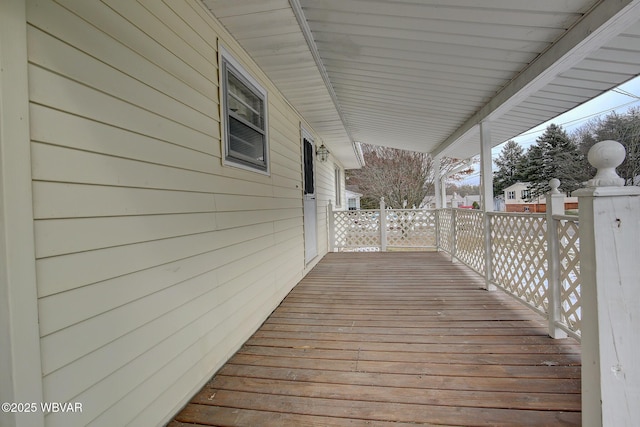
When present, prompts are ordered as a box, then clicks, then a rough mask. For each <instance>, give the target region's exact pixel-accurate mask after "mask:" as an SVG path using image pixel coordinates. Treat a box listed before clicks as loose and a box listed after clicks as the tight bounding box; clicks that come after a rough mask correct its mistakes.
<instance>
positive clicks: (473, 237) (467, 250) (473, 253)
mask: <svg viewBox="0 0 640 427" xmlns="http://www.w3.org/2000/svg"><path fill="white" fill-rule="evenodd" d="M453 213H454V215H455V227H456V249H455V255H456V258H458V259H459V260H460V261H462V262H463V263H465V264H466V265H468V266H469V267H471V268H473V269H474V270H476V271H477V272H478V273H480V274H483V275H484V272H485V265H484V259H485V248H484V212H481V211H476V210H469V209H456V210H454V211H453Z"/></svg>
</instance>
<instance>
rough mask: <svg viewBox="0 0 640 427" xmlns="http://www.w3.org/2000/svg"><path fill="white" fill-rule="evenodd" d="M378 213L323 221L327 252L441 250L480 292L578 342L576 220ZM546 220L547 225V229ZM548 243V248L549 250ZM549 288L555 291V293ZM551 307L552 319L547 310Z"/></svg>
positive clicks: (458, 212) (455, 212)
mask: <svg viewBox="0 0 640 427" xmlns="http://www.w3.org/2000/svg"><path fill="white" fill-rule="evenodd" d="M382 206H383V209H376V210H356V211H334V212H333V215H331V216H330V218H331V219H330V223H331V227H330V228H331V231H330V237H331V246H332V248H333V250H334V251H380V250H383V251H384V250H393V249H399V248H413V249H426V250H434V249H437V250H442V251H444V252H447V253H449V254H451V256H452V258H455V259H457V260H458V261H460V262H462V263H464V264H465V265H467V266H469V267H470V268H471V269H473V270H474V271H476V272H477V273H479V274H481V275H483V276H485V278H486V282H487V286H490V285H493V286H496V287H498V288H500V289H502V290H503V291H505V292H507V293H508V294H510V295H512V296H513V297H515V298H517V299H518V300H519V301H521V302H522V303H524V304H526V305H528V306H529V307H531V308H532V309H534V310H536V311H538V312H539V313H542V314H543V315H546V316H548V318H549V321H550V323H551V324H552V325H553V326H554V327H557V328H559V329H561V330H563V331H565V332H567V333H568V334H570V335H572V336H574V337H576V338H579V337H580V333H581V329H580V325H581V297H580V244H579V237H578V221H577V217H573V216H565V215H545V214H514V213H496V212H490V213H485V212H482V211H477V210H469V209H439V210H420V209H384V203H382ZM549 218H552V219H551V221H553V223H554V225H553V226H552V228H551V229H549V228H548V222H549V221H550V219H549ZM554 230H555V231H554ZM487 233H488V236H487ZM550 239H552V240H553V241H554V242H555V243H554V244H552V245H551V244H550V241H551V240H550ZM487 254H489V255H488V259H487ZM550 260H551V261H552V262H550ZM553 286H558V290H557V291H555V293H554V291H553V289H551V288H553ZM554 295H558V296H557V297H554ZM556 300H558V302H557V306H558V310H557V312H558V313H557V314H556V311H554V310H551V308H552V306H554V304H556V302H555V301H556ZM550 330H551V328H550Z"/></svg>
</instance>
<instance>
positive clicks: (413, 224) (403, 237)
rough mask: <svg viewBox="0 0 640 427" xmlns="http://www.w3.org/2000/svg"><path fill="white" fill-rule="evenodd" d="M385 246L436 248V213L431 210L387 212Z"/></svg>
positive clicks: (396, 210) (394, 210)
mask: <svg viewBox="0 0 640 427" xmlns="http://www.w3.org/2000/svg"><path fill="white" fill-rule="evenodd" d="M387 245H388V246H393V247H404V248H407V247H409V248H425V247H435V246H436V213H435V211H431V210H417V209H393V210H391V209H390V210H387Z"/></svg>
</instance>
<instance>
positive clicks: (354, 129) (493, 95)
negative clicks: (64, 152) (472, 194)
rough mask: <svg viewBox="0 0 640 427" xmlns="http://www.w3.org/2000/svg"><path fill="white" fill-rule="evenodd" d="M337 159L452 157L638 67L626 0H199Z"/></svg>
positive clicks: (635, 26) (639, 32) (633, 6)
mask: <svg viewBox="0 0 640 427" xmlns="http://www.w3.org/2000/svg"><path fill="white" fill-rule="evenodd" d="M203 2H204V4H205V5H206V6H207V7H208V8H209V9H210V10H211V12H212V13H213V14H214V15H215V16H216V17H217V18H218V19H219V20H220V21H221V22H222V24H223V25H224V26H225V27H226V28H227V29H228V30H229V32H230V33H231V34H232V35H233V36H234V37H235V38H236V39H237V40H238V41H239V42H240V44H241V45H242V46H243V47H244V49H246V50H247V51H248V53H249V54H250V55H251V56H252V57H253V58H254V60H255V61H256V63H257V64H258V65H259V66H260V67H261V68H262V69H263V71H264V72H265V73H266V74H267V75H268V76H269V77H270V78H271V80H272V81H273V82H274V83H275V84H276V86H278V88H279V89H280V90H281V91H282V93H283V94H284V95H285V96H286V97H287V99H288V100H289V101H290V102H291V104H292V105H293V106H294V107H295V108H297V109H298V110H299V111H300V113H301V114H302V115H303V116H304V117H305V118H306V119H307V120H308V121H309V123H310V125H311V126H312V127H313V128H314V129H315V130H316V132H318V134H319V135H320V137H321V138H322V140H323V141H324V142H325V143H326V144H327V146H328V147H329V149H330V150H331V151H332V152H333V153H334V154H335V155H337V156H338V158H340V159H341V160H342V161H343V163H344V164H345V166H346V167H358V162H357V153H356V150H355V146H354V144H353V142H354V141H359V142H365V143H370V144H376V145H385V146H391V147H397V148H404V149H409V150H417V151H425V152H431V153H433V154H441V155H447V156H451V157H460V158H466V157H470V156H473V155H475V154H477V153H478V152H479V144H478V141H479V131H478V126H477V125H478V124H479V123H480V122H481V121H488V122H490V124H491V129H492V144H493V145H497V144H499V143H501V142H503V141H505V140H507V139H509V138H511V137H513V136H516V135H518V134H519V133H522V132H524V131H526V130H528V129H530V128H532V127H534V126H536V125H538V124H540V123H542V122H544V121H546V120H548V119H551V118H553V117H555V116H557V115H558V114H561V113H563V112H565V111H567V110H569V109H571V108H573V107H575V106H577V105H579V104H581V103H583V102H585V101H587V100H589V99H591V98H593V97H594V96H597V95H598V94H600V93H602V92H604V91H606V90H608V89H610V88H612V87H614V86H616V85H618V84H620V83H622V82H624V81H626V80H628V79H630V78H632V77H634V76H636V75H638V74H639V73H640V24H639V23H638V22H639V21H640V0H633V1H632V0H622V1H621V0H601V1H595V0H536V1H531V0H482V1H479V0H242V1H238V0H203Z"/></svg>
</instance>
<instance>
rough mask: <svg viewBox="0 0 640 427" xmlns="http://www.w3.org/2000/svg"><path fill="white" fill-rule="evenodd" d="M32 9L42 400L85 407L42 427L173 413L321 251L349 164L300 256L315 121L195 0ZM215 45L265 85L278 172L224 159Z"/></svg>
mask: <svg viewBox="0 0 640 427" xmlns="http://www.w3.org/2000/svg"><path fill="white" fill-rule="evenodd" d="M12 1H13V3H16V0H12ZM18 3H20V2H18ZM24 4H25V5H26V20H27V26H26V38H27V43H26V46H27V54H28V92H29V93H28V96H29V122H30V130H29V133H30V139H31V146H30V166H31V175H32V183H31V184H32V189H33V205H32V210H33V221H32V223H33V231H34V235H35V238H34V239H31V241H32V242H35V248H34V251H35V256H34V258H35V273H36V276H37V279H36V287H37V309H38V314H37V316H38V322H39V331H38V332H39V338H40V339H39V345H40V363H41V369H42V378H41V382H40V384H34V385H33V387H31V388H32V389H33V390H35V394H32V395H38V390H39V388H38V387H41V390H42V392H41V394H42V400H43V401H45V402H80V403H82V405H83V411H82V412H81V413H76V414H66V415H63V414H49V415H46V416H45V417H44V424H45V425H47V426H74V425H78V426H80V425H86V424H88V423H91V424H92V425H95V426H100V425H104V426H114V425H126V424H130V425H145V426H146V425H161V424H162V423H163V422H165V421H167V420H168V419H169V418H170V417H171V416H172V415H173V414H174V413H175V412H176V411H177V410H179V409H180V407H181V406H182V405H183V404H184V403H186V402H187V400H188V398H189V397H190V396H191V395H192V394H193V393H195V392H196V391H197V390H198V389H199V388H200V387H201V386H202V385H203V383H204V382H205V381H206V380H207V379H208V378H209V377H210V376H211V375H212V374H213V373H214V372H215V371H216V370H217V369H218V368H219V367H220V366H221V365H222V364H223V363H224V362H225V361H226V360H227V359H228V358H229V357H230V356H231V355H232V354H233V353H234V352H235V351H236V350H237V349H238V348H239V347H240V346H241V345H242V344H243V343H244V341H245V340H246V339H247V338H248V337H249V336H250V335H251V334H252V333H253V331H254V330H255V329H256V328H257V327H258V326H259V325H260V324H261V323H262V321H263V320H264V319H265V318H266V317H267V316H268V315H269V314H270V312H271V311H272V310H273V309H274V308H275V307H276V306H277V305H278V303H279V302H280V301H281V300H282V298H283V297H284V296H285V295H286V294H287V293H288V292H289V290H290V289H291V288H292V287H293V286H294V285H295V284H296V283H297V282H298V281H299V280H300V278H301V277H302V276H303V275H304V274H305V273H306V272H307V271H308V270H309V269H310V268H311V267H312V266H313V265H314V264H315V262H317V260H319V258H320V257H321V256H322V255H323V254H324V253H326V251H327V247H328V243H327V231H326V228H327V215H326V211H327V204H328V201H329V200H335V194H334V192H335V183H334V179H335V178H334V165H335V163H336V162H337V160H336V159H334V158H331V159H330V161H328V162H325V163H320V162H317V166H316V180H317V184H318V185H317V194H318V215H317V217H318V224H317V226H318V233H317V235H318V253H319V254H320V255H319V256H318V257H317V258H316V260H314V261H312V262H311V263H310V264H309V265H306V266H305V264H304V236H303V210H302V167H301V160H300V159H301V148H300V147H301V142H300V124H301V122H303V121H304V120H303V118H301V117H300V116H299V115H298V114H297V113H296V112H295V111H294V110H293V109H292V107H291V106H290V105H289V104H288V102H287V101H286V100H285V99H284V98H283V97H282V96H281V94H279V92H278V91H277V89H276V88H275V87H274V86H273V84H272V83H271V82H270V81H269V80H268V79H267V78H266V77H265V76H264V75H263V73H262V72H261V71H260V70H259V69H258V68H257V67H256V66H255V64H254V63H253V62H252V60H251V58H249V57H248V56H247V55H246V53H245V52H244V51H242V49H241V48H240V47H239V46H238V44H237V43H236V42H235V41H234V40H233V39H232V38H231V37H230V36H229V35H228V33H227V32H226V31H225V30H224V28H223V27H222V26H221V25H220V24H219V23H218V22H217V21H216V20H215V18H213V17H212V16H211V15H210V13H209V12H208V11H206V9H205V8H204V7H203V6H202V5H201V4H200V3H199V2H198V1H197V0H185V1H176V2H173V1H172V2H161V1H157V0H140V1H137V2H132V1H130V0H106V1H103V2H98V1H85V0H83V1H76V0H61V1H57V2H53V1H51V0H27V1H26V2H24ZM14 36H20V34H19V33H18V34H14ZM23 37H24V36H23ZM219 44H220V45H224V46H225V48H226V49H227V50H229V51H230V52H231V53H232V54H233V55H234V57H235V59H236V60H238V61H239V62H241V63H242V65H243V67H244V68H246V69H247V70H248V71H249V72H250V73H251V74H252V77H253V78H255V79H256V80H257V81H259V83H260V84H261V85H262V86H263V87H264V88H266V89H267V91H268V123H269V149H270V175H265V174H260V173H256V172H251V171H247V170H242V169H238V168H234V167H230V166H224V165H223V164H222V160H221V153H222V145H221V136H220V135H221V129H220V126H221V125H220V122H221V118H220V109H219V105H220V102H219V97H220V94H219V88H218V46H219ZM25 66H26V64H25ZM2 96H4V94H3V95H2ZM25 101H26V100H25ZM25 105H26V103H25ZM305 127H306V128H307V129H309V130H311V129H310V127H309V126H307V125H305ZM316 141H318V139H316ZM22 156H23V159H28V156H29V153H26V154H25V153H23V154H22ZM5 160H6V159H5ZM10 160H11V159H9V161H10ZM342 176H343V177H344V173H343V174H342ZM341 188H344V185H343V184H342V185H341ZM343 197H344V195H343ZM343 200H344V198H343ZM26 218H27V219H28V218H30V217H29V216H28V215H27V216H26ZM28 221H31V220H30V219H28ZM3 225H4V223H3ZM26 238H28V235H27V236H26ZM34 297H35V295H34ZM35 306H36V305H35V302H33V307H34V308H35ZM3 325H4V324H3ZM34 325H36V324H35V323H34ZM36 327H37V326H36ZM6 335H7V334H5V332H4V331H3V335H2V339H3V342H4V337H5V336H6ZM31 348H37V345H35V346H32V347H31ZM4 363H5V362H4V360H3V365H4ZM2 387H4V386H2ZM3 391H4V388H3ZM11 422H12V423H13V421H11ZM39 422H41V421H39ZM37 424H38V422H36V423H31V424H29V423H27V424H25V425H37Z"/></svg>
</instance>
